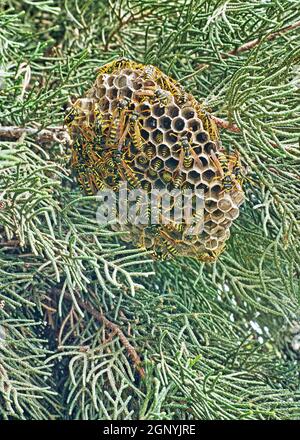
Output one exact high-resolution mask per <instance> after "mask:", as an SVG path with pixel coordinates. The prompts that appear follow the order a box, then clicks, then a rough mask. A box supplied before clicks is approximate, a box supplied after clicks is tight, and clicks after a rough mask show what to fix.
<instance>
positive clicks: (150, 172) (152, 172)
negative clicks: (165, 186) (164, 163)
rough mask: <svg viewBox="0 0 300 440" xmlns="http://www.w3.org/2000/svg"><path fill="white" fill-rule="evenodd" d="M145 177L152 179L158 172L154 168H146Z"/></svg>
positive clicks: (154, 178) (155, 177)
mask: <svg viewBox="0 0 300 440" xmlns="http://www.w3.org/2000/svg"><path fill="white" fill-rule="evenodd" d="M147 177H148V178H149V179H150V180H152V181H154V180H156V179H157V177H158V172H157V171H156V170H154V169H153V168H148V170H147Z"/></svg>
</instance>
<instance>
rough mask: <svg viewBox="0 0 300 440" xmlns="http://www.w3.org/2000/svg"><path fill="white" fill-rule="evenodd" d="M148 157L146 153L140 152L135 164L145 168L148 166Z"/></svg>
mask: <svg viewBox="0 0 300 440" xmlns="http://www.w3.org/2000/svg"><path fill="white" fill-rule="evenodd" d="M148 162H149V160H148V158H147V156H145V155H144V154H140V155H138V156H136V158H135V164H136V166H137V167H138V168H140V169H142V170H145V169H146V168H147V166H148Z"/></svg>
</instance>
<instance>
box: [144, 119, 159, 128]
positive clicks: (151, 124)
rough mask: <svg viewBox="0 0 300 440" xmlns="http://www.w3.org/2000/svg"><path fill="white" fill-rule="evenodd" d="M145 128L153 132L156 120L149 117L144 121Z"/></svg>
mask: <svg viewBox="0 0 300 440" xmlns="http://www.w3.org/2000/svg"><path fill="white" fill-rule="evenodd" d="M145 127H147V128H149V129H150V130H154V129H155V128H156V127H157V120H156V119H155V118H153V117H152V116H150V117H149V118H147V119H146V122H145Z"/></svg>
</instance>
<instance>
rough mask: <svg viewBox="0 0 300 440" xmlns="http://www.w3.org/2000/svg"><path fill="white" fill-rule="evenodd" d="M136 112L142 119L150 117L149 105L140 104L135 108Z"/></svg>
mask: <svg viewBox="0 0 300 440" xmlns="http://www.w3.org/2000/svg"><path fill="white" fill-rule="evenodd" d="M136 111H137V112H138V113H140V115H141V116H142V117H143V118H146V117H148V116H150V115H151V108H150V104H140V105H139V106H138V107H137V108H136Z"/></svg>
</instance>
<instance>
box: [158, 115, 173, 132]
mask: <svg viewBox="0 0 300 440" xmlns="http://www.w3.org/2000/svg"><path fill="white" fill-rule="evenodd" d="M158 125H159V127H160V128H162V129H164V130H169V129H170V128H171V119H170V118H169V117H168V116H162V117H161V118H159V123H158Z"/></svg>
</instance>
